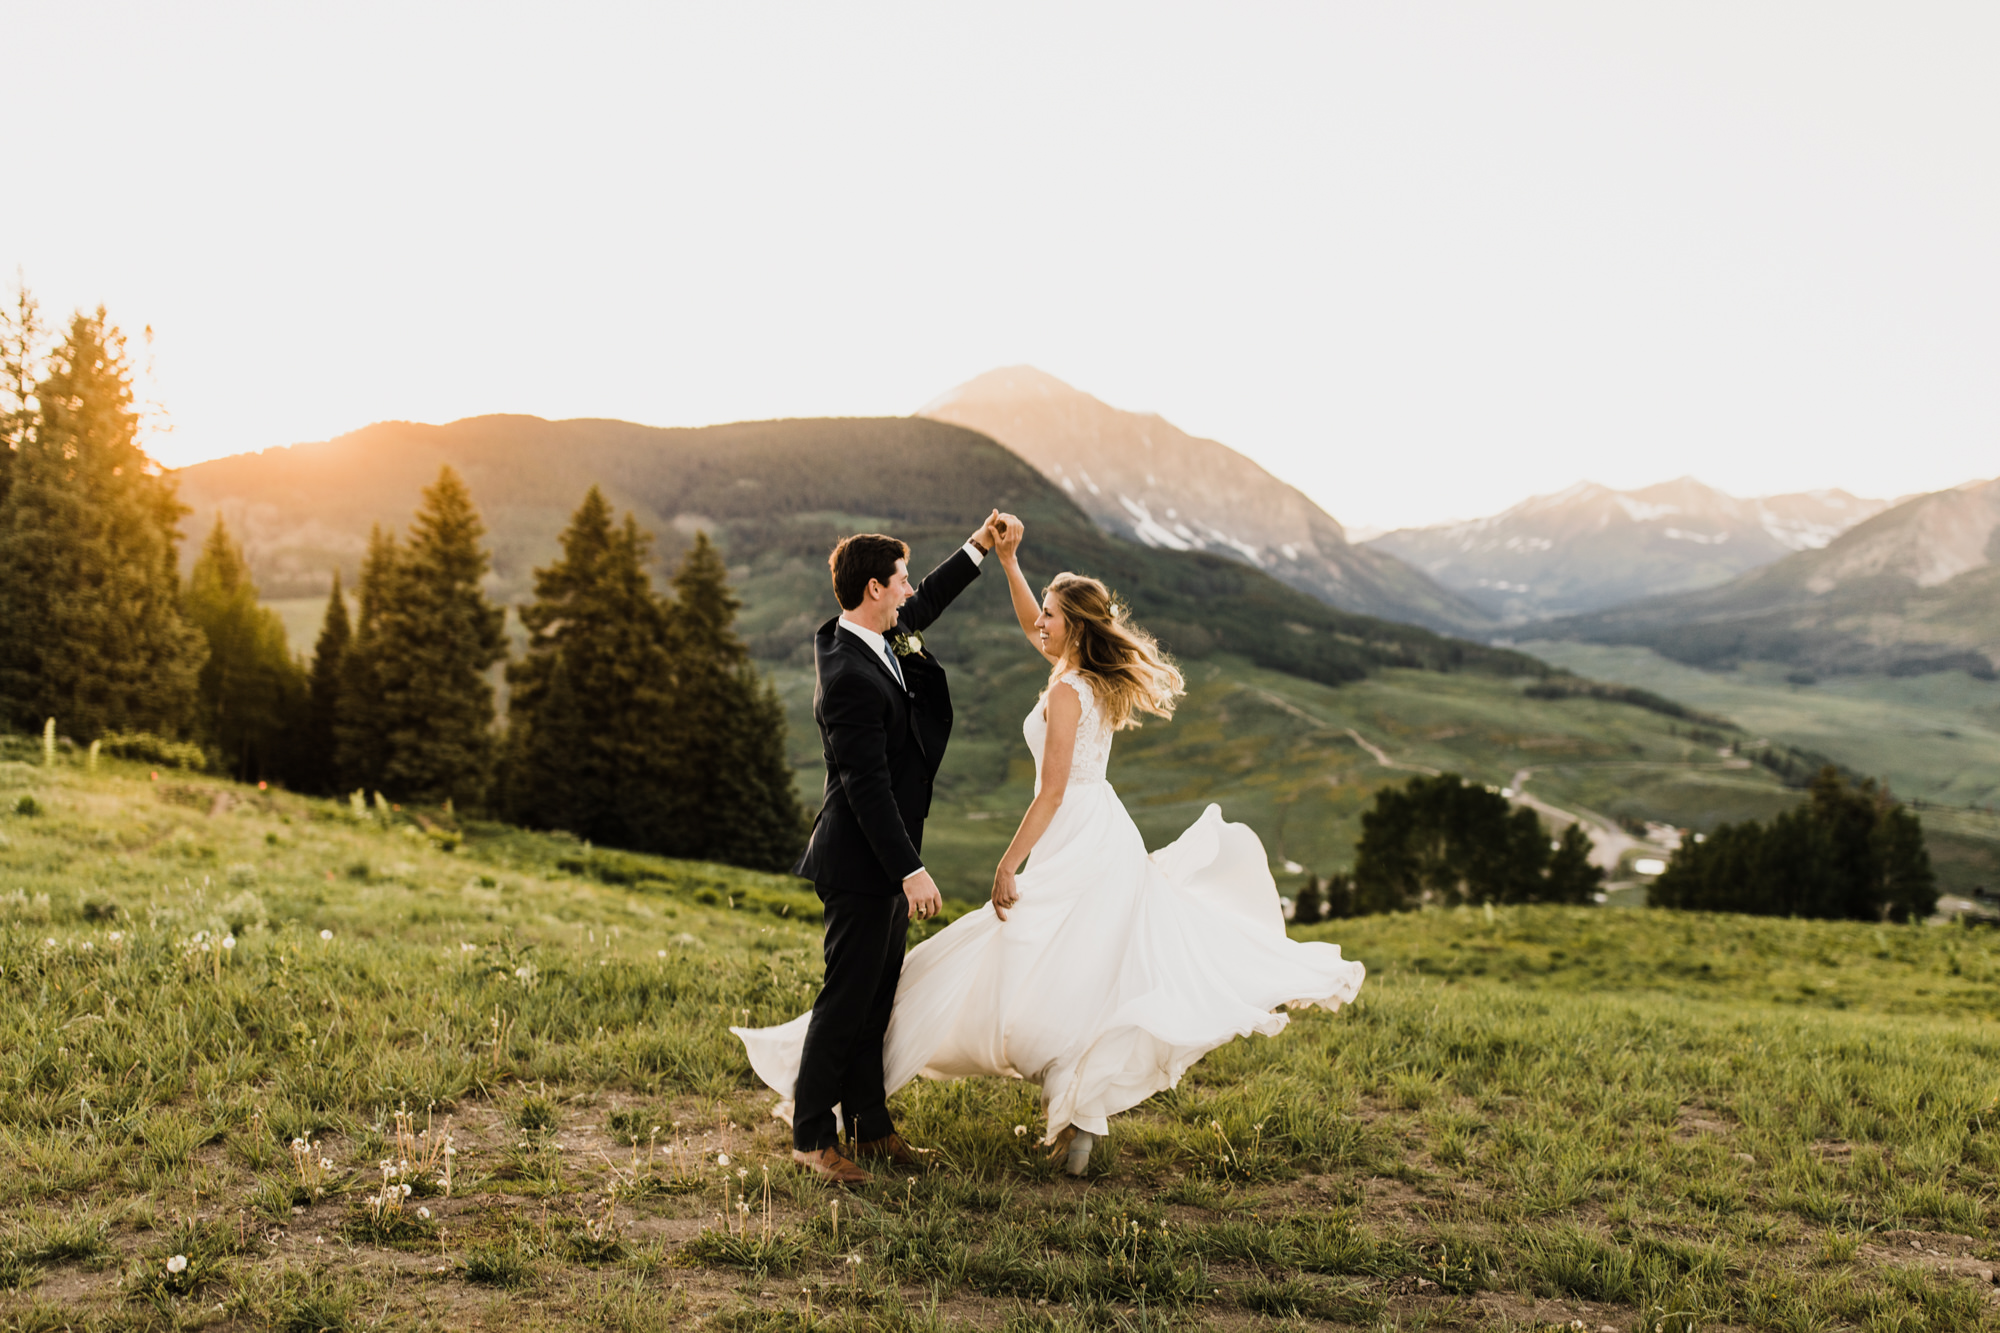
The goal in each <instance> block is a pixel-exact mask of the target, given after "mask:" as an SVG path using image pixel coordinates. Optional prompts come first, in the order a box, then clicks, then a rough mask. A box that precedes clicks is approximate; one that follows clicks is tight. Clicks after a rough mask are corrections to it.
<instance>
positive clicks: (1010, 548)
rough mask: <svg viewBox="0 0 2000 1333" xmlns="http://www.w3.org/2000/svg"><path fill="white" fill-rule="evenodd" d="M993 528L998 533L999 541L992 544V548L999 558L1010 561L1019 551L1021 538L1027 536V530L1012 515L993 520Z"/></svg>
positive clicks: (1003, 515) (1002, 515) (1004, 515)
mask: <svg viewBox="0 0 2000 1333" xmlns="http://www.w3.org/2000/svg"><path fill="white" fill-rule="evenodd" d="M994 528H995V531H997V532H998V533H999V540H998V541H996V542H995V543H994V547H995V549H996V550H998V551H999V553H1000V558H1001V559H1002V560H1012V559H1013V558H1014V553H1015V552H1017V551H1019V550H1020V549H1021V538H1022V537H1023V536H1025V535H1027V529H1026V528H1025V527H1023V526H1022V523H1021V520H1020V519H1018V518H1016V517H1014V516H1013V515H1012V514H1001V515H1000V516H999V517H998V518H996V519H995V520H994Z"/></svg>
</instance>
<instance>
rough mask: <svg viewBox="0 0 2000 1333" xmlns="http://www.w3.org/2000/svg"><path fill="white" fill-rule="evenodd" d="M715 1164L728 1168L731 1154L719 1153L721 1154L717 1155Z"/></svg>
mask: <svg viewBox="0 0 2000 1333" xmlns="http://www.w3.org/2000/svg"><path fill="white" fill-rule="evenodd" d="M715 1164H716V1165H717V1166H728V1165H729V1154H728V1153H726V1152H719V1153H717V1154H716V1155H715Z"/></svg>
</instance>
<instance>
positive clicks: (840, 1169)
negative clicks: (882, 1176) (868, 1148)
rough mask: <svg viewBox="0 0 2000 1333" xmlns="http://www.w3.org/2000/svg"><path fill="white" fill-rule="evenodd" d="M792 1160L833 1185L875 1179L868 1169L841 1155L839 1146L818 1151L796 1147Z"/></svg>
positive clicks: (859, 1183) (862, 1182) (855, 1183)
mask: <svg viewBox="0 0 2000 1333" xmlns="http://www.w3.org/2000/svg"><path fill="white" fill-rule="evenodd" d="M792 1160H793V1161H794V1162H797V1163H798V1164H799V1165H800V1166H802V1167H804V1168H805V1169H806V1170H808V1171H810V1172H812V1173H813V1174H814V1175H816V1176H818V1177H819V1178H820V1179H821V1180H824V1181H826V1182H828V1183H829V1184H833V1185H866V1184H867V1183H868V1182H869V1181H870V1180H873V1179H874V1177H873V1176H871V1175H869V1174H868V1173H867V1172H866V1171H863V1170H862V1169H861V1168H860V1167H858V1166H856V1165H855V1164H854V1163H852V1162H850V1161H848V1160H847V1159H846V1158H845V1157H843V1156H841V1153H840V1149H838V1148H821V1149H820V1150H819V1151H818V1152H802V1151H800V1150H799V1149H797V1148H794V1149H792Z"/></svg>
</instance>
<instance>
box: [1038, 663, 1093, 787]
mask: <svg viewBox="0 0 2000 1333" xmlns="http://www.w3.org/2000/svg"><path fill="white" fill-rule="evenodd" d="M1061 684H1068V685H1069V686H1070V687H1071V688H1073V689H1075V691H1076V697H1077V700H1078V702H1080V703H1081V704H1082V705H1083V715H1082V716H1081V717H1079V718H1078V719H1077V722H1076V751H1075V756H1074V757H1073V758H1072V759H1071V761H1070V766H1069V785H1070V786H1072V787H1074V786H1076V785H1077V784H1079V783H1084V782H1102V781H1104V769H1105V766H1106V765H1108V764H1109V763H1110V762H1111V728H1110V726H1109V725H1108V724H1107V723H1106V720H1105V717H1104V710H1103V709H1102V708H1101V707H1099V706H1098V702H1097V692H1096V691H1095V690H1093V689H1092V688H1091V686H1090V679H1089V678H1088V677H1087V676H1085V675H1084V674H1083V673H1082V672H1080V671H1065V672H1063V674H1062V675H1060V676H1058V677H1056V679H1055V680H1054V681H1052V682H1050V684H1049V689H1054V688H1055V687H1056V686H1057V685H1061ZM1048 708H1049V691H1048V690H1043V691H1042V697H1041V698H1039V699H1037V700H1035V706H1034V707H1033V708H1031V709H1029V710H1028V716H1027V718H1026V719H1024V720H1023V721H1022V723H1021V734H1022V735H1023V736H1025V737H1026V738H1027V741H1028V750H1029V752H1030V753H1032V754H1033V755H1034V756H1035V790H1036V791H1037V792H1039V791H1041V789H1042V750H1043V747H1044V746H1045V745H1046V744H1047V742H1048V738H1049V717H1048Z"/></svg>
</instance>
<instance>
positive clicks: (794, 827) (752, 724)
mask: <svg viewBox="0 0 2000 1333" xmlns="http://www.w3.org/2000/svg"><path fill="white" fill-rule="evenodd" d="M740 606H741V603H740V602H738V601H737V599H736V597H735V596H734V595H733V594H732V593H731V592H730V591H729V571H728V569H727V568H726V567H725V566H724V565H723V563H722V556H721V554H720V553H719V552H718V551H717V550H716V549H715V547H714V545H713V544H712V543H711V542H710V541H709V540H708V534H707V533H705V532H704V533H699V534H697V535H696V538H695V544H694V546H693V547H692V548H690V549H689V551H688V553H687V555H686V557H685V558H684V559H683V560H682V562H681V567H680V569H679V570H678V571H677V572H676V573H675V575H674V605H673V620H672V654H673V661H674V668H675V690H674V700H673V705H674V716H675V730H674V744H673V754H672V773H673V778H674V780H673V782H672V783H671V785H670V787H669V790H668V796H669V799H668V802H667V804H666V806H665V808H664V809H663V811H662V820H661V823H662V838H661V842H662V844H663V845H662V847H661V850H662V851H665V852H667V853H669V854H670V855H674V856H684V857H690V858H695V859H700V860H709V861H726V862H729V863H731V864H733V865H740V866H748V867H751V868H753V869H763V870H783V869H785V868H787V867H789V866H790V865H791V864H792V863H793V861H794V860H795V859H796V857H797V855H798V852H799V849H800V848H801V847H802V846H803V845H804V842H805V816H804V814H803V812H802V811H801V809H800V807H799V801H798V796H797V794H796V792H795V791H794V789H793V786H792V774H791V769H790V767H789V766H788V765H787V764H786V762H785V714H784V709H783V707H782V705H780V703H779V702H778V694H777V690H776V689H775V688H773V687H772V685H771V684H770V682H769V681H767V680H765V679H764V678H763V677H761V676H759V675H758V674H757V669H756V667H755V666H754V665H752V663H751V661H750V654H749V652H748V650H747V649H745V647H744V646H743V642H742V640H740V639H739V638H737V637H736V634H735V632H734V629H733V628H732V627H733V624H734V622H735V619H736V612H737V609H738V608H739V607H740Z"/></svg>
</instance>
